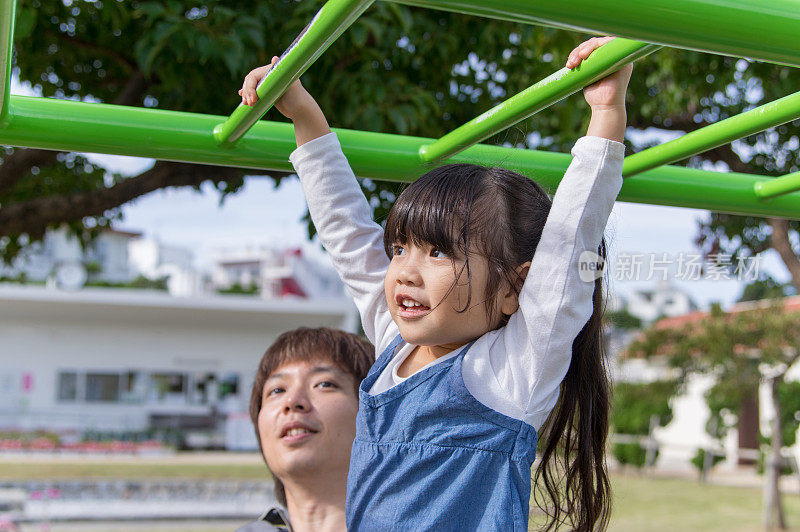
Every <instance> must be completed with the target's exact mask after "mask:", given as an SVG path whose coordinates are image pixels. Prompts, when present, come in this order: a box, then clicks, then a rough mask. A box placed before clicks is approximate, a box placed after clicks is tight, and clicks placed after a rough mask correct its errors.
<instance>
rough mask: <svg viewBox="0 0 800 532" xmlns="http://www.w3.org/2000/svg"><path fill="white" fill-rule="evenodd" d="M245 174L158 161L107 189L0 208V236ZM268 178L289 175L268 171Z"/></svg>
mask: <svg viewBox="0 0 800 532" xmlns="http://www.w3.org/2000/svg"><path fill="white" fill-rule="evenodd" d="M245 174H246V171H245V170H244V169H241V168H227V167H219V166H206V165H200V164H190V163H172V162H165V161H158V162H156V164H155V165H154V166H153V168H151V169H150V170H147V171H146V172H143V173H141V174H139V175H138V176H136V177H132V178H129V179H126V180H124V181H121V182H120V183H117V184H116V185H114V186H111V187H109V188H105V189H100V190H97V191H93V192H85V193H81V194H73V195H70V196H47V197H44V198H37V199H34V200H31V201H28V202H25V203H16V204H12V205H9V206H7V207H3V208H2V209H0V235H17V234H21V233H27V234H29V235H31V236H32V237H34V238H35V237H39V236H41V235H43V234H44V231H45V230H46V229H47V227H48V226H50V225H53V224H59V223H63V222H71V221H75V220H80V219H82V218H85V217H87V216H99V215H101V214H103V213H104V212H106V211H108V210H110V209H114V208H116V207H119V206H121V205H123V204H125V203H127V202H129V201H131V200H133V199H135V198H138V197H139V196H143V195H145V194H147V193H149V192H153V191H154V190H159V189H162V188H166V187H183V186H196V185H200V184H201V183H203V182H204V181H207V180H214V181H227V180H231V179H237V178H240V177H242V176H243V175H245ZM270 175H274V176H278V175H291V174H290V173H288V172H280V173H277V172H271V173H270Z"/></svg>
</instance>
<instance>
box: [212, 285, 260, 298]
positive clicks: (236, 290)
mask: <svg viewBox="0 0 800 532" xmlns="http://www.w3.org/2000/svg"><path fill="white" fill-rule="evenodd" d="M217 292H218V293H220V294H244V295H252V294H258V292H259V289H258V285H257V284H256V283H250V284H249V285H247V286H242V285H240V284H239V283H233V284H232V285H231V287H230V288H219V289H217Z"/></svg>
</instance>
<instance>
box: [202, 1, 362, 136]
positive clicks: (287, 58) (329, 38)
mask: <svg viewBox="0 0 800 532" xmlns="http://www.w3.org/2000/svg"><path fill="white" fill-rule="evenodd" d="M373 1H374V0H328V1H327V2H326V3H325V5H323V6H322V8H321V9H320V10H319V11H318V12H317V14H316V15H315V16H314V18H313V19H312V20H311V22H309V23H308V26H306V28H305V29H304V30H303V32H302V33H301V34H300V35H299V36H298V37H297V39H295V41H294V42H293V43H292V45H291V46H289V48H288V49H287V50H286V51H285V52H284V54H283V56H282V57H281V59H280V60H279V61H278V63H277V64H276V65H275V66H273V67H272V69H270V71H269V72H268V73H267V75H266V77H265V78H264V79H263V80H262V81H261V83H260V84H259V86H258V88H257V89H256V94H258V101H257V102H256V103H255V104H254V105H253V106H252V107H250V106H249V105H244V104H239V106H238V107H237V108H236V109H235V110H234V111H233V113H232V114H231V116H230V117H228V119H227V120H225V122H223V123H221V124H218V125H216V126H215V127H214V138H215V139H216V140H217V142H218V143H219V144H220V145H222V146H231V145H232V144H233V143H235V142H236V141H238V140H239V139H240V138H242V136H243V135H244V134H245V133H247V131H248V130H249V129H250V128H251V127H253V124H255V123H256V122H258V121H259V120H260V119H261V117H263V116H264V115H265V114H266V112H267V111H269V110H270V108H271V107H272V106H273V105H274V104H275V102H276V101H277V99H278V98H280V97H281V95H282V94H283V93H284V92H286V89H288V88H289V85H291V84H292V83H294V81H295V80H297V79H298V78H299V77H300V76H301V75H303V73H304V72H305V71H306V70H307V69H308V67H309V66H311V65H312V64H313V63H314V61H316V60H317V58H318V57H319V56H320V55H322V53H323V52H324V51H325V50H327V49H328V47H329V46H330V45H331V44H332V43H333V41H335V40H336V39H337V38H338V37H339V35H341V34H342V32H344V30H346V29H347V28H348V27H349V26H350V25H351V24H352V23H353V22H355V21H356V19H357V18H358V17H359V16H360V15H361V13H363V12H364V11H365V10H366V9H367V8H368V7H369V6H371V5H372V2H373Z"/></svg>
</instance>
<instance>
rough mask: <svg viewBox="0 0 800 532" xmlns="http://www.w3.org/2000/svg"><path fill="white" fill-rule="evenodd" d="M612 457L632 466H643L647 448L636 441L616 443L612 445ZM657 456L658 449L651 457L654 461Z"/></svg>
mask: <svg viewBox="0 0 800 532" xmlns="http://www.w3.org/2000/svg"><path fill="white" fill-rule="evenodd" d="M613 452H614V458H616V459H617V461H618V462H619V463H620V464H625V465H632V466H634V467H644V465H645V461H646V460H647V449H645V448H644V446H642V445H639V444H638V443H617V444H615V445H614V451H613ZM657 458H658V449H656V454H655V456H654V457H653V459H654V461H655V459H657Z"/></svg>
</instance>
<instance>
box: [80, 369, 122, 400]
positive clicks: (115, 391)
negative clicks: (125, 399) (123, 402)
mask: <svg viewBox="0 0 800 532" xmlns="http://www.w3.org/2000/svg"><path fill="white" fill-rule="evenodd" d="M119 381H120V379H119V374H118V373H87V374H86V401H87V402H103V403H111V402H118V401H119Z"/></svg>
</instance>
